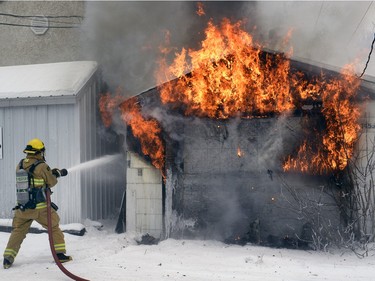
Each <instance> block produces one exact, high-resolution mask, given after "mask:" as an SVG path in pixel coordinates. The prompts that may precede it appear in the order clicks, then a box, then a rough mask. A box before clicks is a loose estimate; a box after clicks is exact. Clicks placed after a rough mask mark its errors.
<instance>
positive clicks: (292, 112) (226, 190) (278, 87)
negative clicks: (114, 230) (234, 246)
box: [100, 19, 372, 247]
mask: <svg viewBox="0 0 375 281" xmlns="http://www.w3.org/2000/svg"><path fill="white" fill-rule="evenodd" d="M205 36H206V37H205V39H204V41H202V43H201V49H199V50H185V49H183V50H182V51H181V52H180V53H178V54H176V55H175V57H174V58H173V59H170V58H168V57H167V56H168V48H165V49H163V50H164V53H163V54H164V55H165V56H164V57H163V58H162V59H161V60H160V62H159V65H160V68H159V71H158V72H157V81H158V85H159V86H158V87H155V88H153V89H151V90H149V91H146V92H144V93H141V94H139V95H138V96H135V97H132V98H128V99H124V98H123V97H122V95H121V91H120V90H118V91H117V92H116V93H115V94H113V95H111V94H110V93H106V94H103V95H102V96H101V99H100V108H101V115H102V120H103V122H104V124H105V125H106V126H107V127H110V126H111V124H112V123H113V120H114V119H115V120H117V119H119V120H120V121H121V122H124V123H125V124H126V127H124V129H123V131H122V132H121V134H123V135H124V136H125V137H126V144H127V151H128V153H127V157H128V169H127V190H126V198H127V200H126V226H127V231H137V232H140V233H149V234H151V235H153V236H156V237H158V238H163V237H179V238H180V237H199V238H214V239H219V240H222V241H226V242H228V243H239V244H241V243H247V242H253V243H258V244H262V245H271V246H290V247H302V246H307V245H311V244H314V246H315V247H324V246H325V245H327V244H328V243H330V242H332V241H336V240H339V239H346V238H345V235H347V234H348V233H347V230H348V227H352V225H351V224H352V222H353V221H354V220H355V219H354V217H353V214H352V213H358V212H357V211H358V205H356V204H354V205H355V206H353V205H350V204H351V203H350V202H351V199H352V198H349V197H350V196H347V194H348V190H349V191H350V190H351V189H353V188H354V184H353V183H354V182H353V181H352V180H353V177H352V175H353V174H352V173H351V170H350V166H351V164H353V163H357V162H358V161H357V160H358V158H357V154H356V148H357V146H358V140H359V139H360V133H361V126H360V118H361V107H360V104H361V99H362V98H363V96H365V95H367V94H369V93H371V91H372V90H371V86H370V87H369V86H368V85H371V83H372V82H368V83H367V84H366V83H365V84H366V85H365V86H363V83H362V85H361V79H359V77H357V76H356V75H354V72H353V70H352V66H350V65H349V66H347V67H345V68H344V69H342V70H341V71H337V70H332V69H329V68H327V67H321V66H316V65H313V64H310V63H307V62H303V61H301V60H296V59H291V58H290V54H282V53H276V52H271V51H267V50H264V49H262V48H261V46H258V45H257V44H256V43H254V42H253V39H252V37H251V35H250V34H248V33H247V32H245V31H243V30H242V29H241V24H240V22H238V23H231V22H230V21H229V20H226V19H225V20H223V21H222V23H221V24H220V25H215V24H213V23H212V22H209V24H208V27H207V28H206V30H205ZM357 150H358V149H357ZM349 170H350V171H349ZM348 171H349V172H348ZM348 175H349V176H348ZM357 180H358V178H357ZM366 198H367V199H366V200H367V201H368V202H369V201H371V198H369V197H366ZM366 200H365V201H366ZM349 205H350V206H349ZM370 205H371V204H370ZM355 210H356V211H355ZM354 216H357V215H354ZM356 218H358V217H356ZM366 220H367V219H366ZM357 221H358V220H357ZM354 232H355V229H353V228H352V229H351V233H354ZM349 236H350V235H349Z"/></svg>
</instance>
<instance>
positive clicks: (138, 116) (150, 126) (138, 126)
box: [120, 98, 164, 170]
mask: <svg viewBox="0 0 375 281" xmlns="http://www.w3.org/2000/svg"><path fill="white" fill-rule="evenodd" d="M120 110H121V118H122V120H123V121H124V122H125V123H126V124H128V125H129V126H130V128H131V130H132V133H133V135H134V137H136V138H137V139H139V141H140V143H141V148H142V153H143V154H144V155H147V156H149V157H150V158H151V162H152V164H153V165H154V166H155V167H156V168H158V169H160V170H163V167H164V145H163V141H162V139H161V137H160V133H161V128H160V126H159V123H158V121H156V120H155V119H149V120H146V119H145V118H144V117H143V116H142V113H141V108H140V106H139V104H138V101H137V99H136V98H130V99H127V100H126V101H124V102H123V103H122V104H121V105H120Z"/></svg>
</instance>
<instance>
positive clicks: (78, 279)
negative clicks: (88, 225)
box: [46, 188, 89, 281]
mask: <svg viewBox="0 0 375 281" xmlns="http://www.w3.org/2000/svg"><path fill="white" fill-rule="evenodd" d="M46 200H47V222H48V238H49V246H50V248H51V252H52V255H53V259H54V260H55V262H56V264H57V266H58V267H59V268H60V270H61V271H62V272H63V273H64V274H65V275H67V276H68V277H70V278H72V279H73V280H76V281H89V280H87V279H83V278H81V277H79V276H77V275H74V274H73V273H71V272H70V271H68V270H67V269H66V268H65V267H64V266H63V265H62V263H61V262H60V260H59V258H58V257H57V253H56V250H55V246H54V242H53V236H52V210H51V190H50V189H49V188H46Z"/></svg>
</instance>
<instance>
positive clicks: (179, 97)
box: [157, 19, 293, 119]
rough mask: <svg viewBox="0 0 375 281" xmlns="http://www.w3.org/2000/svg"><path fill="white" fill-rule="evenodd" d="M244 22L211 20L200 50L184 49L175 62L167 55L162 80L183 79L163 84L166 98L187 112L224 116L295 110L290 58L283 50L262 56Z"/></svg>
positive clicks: (164, 100)
mask: <svg viewBox="0 0 375 281" xmlns="http://www.w3.org/2000/svg"><path fill="white" fill-rule="evenodd" d="M241 24H242V23H241V22H237V23H235V24H232V23H231V22H230V21H229V20H228V19H224V20H223V21H222V24H221V27H220V28H219V27H217V26H215V25H214V24H213V23H212V21H210V22H209V23H208V27H207V29H206V31H205V34H206V39H205V40H204V41H203V42H202V48H201V49H200V50H197V51H193V50H188V51H187V50H185V49H182V51H181V53H180V54H177V55H176V58H175V60H174V61H173V63H172V64H171V65H170V66H167V63H166V60H165V59H162V60H161V61H160V71H159V72H158V74H159V75H158V77H157V80H158V84H162V82H163V81H165V80H167V81H171V80H172V79H175V78H178V79H177V81H174V82H167V83H165V84H162V85H161V86H160V87H159V90H160V95H161V100H162V102H163V103H172V104H174V106H175V107H183V108H185V113H186V114H187V115H190V114H195V115H198V116H201V117H210V118H220V119H227V118H230V117H233V116H236V115H237V114H239V113H241V114H242V115H249V116H253V115H266V114H269V113H280V112H284V111H287V110H290V109H292V108H293V97H292V96H291V95H290V83H289V76H288V74H289V64H290V61H289V60H287V59H286V58H285V57H284V56H283V55H281V54H278V55H275V57H272V58H271V57H268V56H267V57H266V58H265V59H264V60H262V59H261V50H260V48H255V47H254V46H253V45H254V43H253V38H252V37H251V35H250V34H248V33H247V32H245V31H243V30H242V29H241V28H240V26H241ZM190 69H192V71H191V74H190V75H184V74H185V73H186V72H188V71H189V70H190Z"/></svg>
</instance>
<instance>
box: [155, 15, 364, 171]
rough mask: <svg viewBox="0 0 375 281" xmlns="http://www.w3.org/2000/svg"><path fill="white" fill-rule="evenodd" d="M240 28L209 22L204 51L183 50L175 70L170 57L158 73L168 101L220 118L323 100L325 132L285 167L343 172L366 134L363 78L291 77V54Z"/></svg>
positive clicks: (349, 74) (187, 110) (164, 99)
mask: <svg viewBox="0 0 375 281" xmlns="http://www.w3.org/2000/svg"><path fill="white" fill-rule="evenodd" d="M241 24H242V23H241V22H237V23H231V22H230V21H229V20H228V19H224V20H223V21H222V23H221V25H220V27H218V26H215V25H214V24H213V22H212V21H210V22H209V23H208V27H207V28H206V30H205V35H206V38H205V40H204V41H202V44H201V45H202V47H201V48H200V49H199V50H186V49H182V50H181V52H180V53H177V54H176V55H175V58H174V60H173V62H172V63H171V64H170V65H168V63H167V58H166V55H167V53H166V52H165V53H164V55H165V57H164V58H162V59H161V60H160V62H159V66H160V69H159V71H158V72H157V74H158V75H157V81H158V84H159V85H160V86H159V91H160V98H161V101H162V102H163V103H165V104H170V105H171V106H172V107H173V108H179V109H183V110H184V112H185V114H186V115H196V116H200V117H209V118H218V119H228V118H231V117H234V116H237V115H240V116H241V117H264V116H267V115H269V114H273V113H276V114H280V113H283V112H287V111H290V110H293V109H295V108H296V107H298V105H299V103H300V102H301V101H304V100H312V101H321V102H322V103H323V107H324V109H323V110H322V114H323V117H324V120H325V125H326V129H325V130H324V132H321V133H319V134H318V135H317V136H316V135H315V137H316V138H317V141H316V142H314V143H313V144H312V143H311V142H310V141H307V140H305V142H303V144H302V145H301V147H300V148H299V150H298V153H297V156H296V157H292V156H289V157H288V158H287V160H286V161H285V163H284V169H285V170H293V169H295V170H299V171H302V172H312V173H320V174H321V173H325V172H327V171H330V170H342V169H344V168H345V167H346V166H347V164H348V159H349V158H350V157H351V155H352V153H353V148H354V144H355V141H356V140H357V138H358V133H359V130H360V127H359V125H358V118H359V108H358V107H357V106H356V105H355V103H354V96H355V94H356V91H357V89H358V86H359V79H356V78H355V77H354V75H353V74H352V73H354V72H352V71H351V70H349V69H346V70H344V73H343V74H342V77H341V78H340V79H331V80H327V79H325V77H324V76H323V75H321V76H320V77H315V78H312V79H311V78H309V79H306V78H305V77H304V75H303V74H302V73H293V74H292V73H291V70H290V60H289V59H288V58H287V57H286V56H284V55H282V54H274V55H272V54H266V53H264V52H262V51H261V47H260V46H259V45H257V44H256V43H254V41H253V38H252V36H251V35H250V34H248V33H247V32H245V31H244V30H242V29H241ZM288 36H290V34H289V35H288ZM186 73H188V74H186ZM165 81H167V82H166V83H164V82H165Z"/></svg>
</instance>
